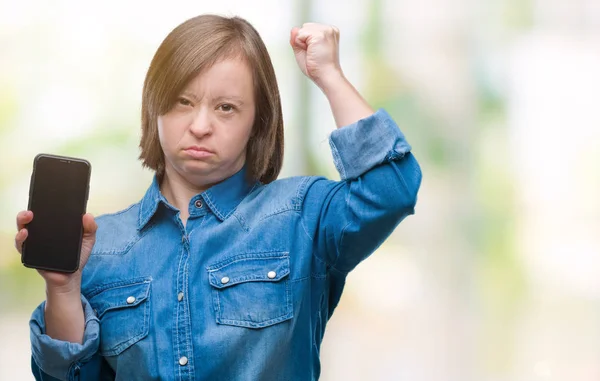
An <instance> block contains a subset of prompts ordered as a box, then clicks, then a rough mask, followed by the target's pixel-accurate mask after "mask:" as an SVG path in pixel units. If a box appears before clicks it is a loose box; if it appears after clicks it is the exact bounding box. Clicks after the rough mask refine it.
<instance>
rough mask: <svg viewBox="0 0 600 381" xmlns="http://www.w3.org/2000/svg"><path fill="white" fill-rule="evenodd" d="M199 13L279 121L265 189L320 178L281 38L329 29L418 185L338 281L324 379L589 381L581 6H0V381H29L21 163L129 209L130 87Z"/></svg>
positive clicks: (142, 175)
mask: <svg viewBox="0 0 600 381" xmlns="http://www.w3.org/2000/svg"><path fill="white" fill-rule="evenodd" d="M201 13H219V14H223V15H239V16H242V17H244V18H246V19H248V20H249V21H250V22H251V23H252V24H253V25H254V26H255V27H256V28H257V29H258V31H259V32H260V33H261V35H262V36H263V39H264V40H265V43H266V45H267V47H268V49H269V51H270V53H271V56H272V60H273V64H274V66H275V70H276V73H277V76H278V80H279V86H280V91H281V96H282V101H283V109H284V116H285V123H286V127H285V128H286V158H285V163H284V169H283V173H282V177H286V176H291V175H315V174H318V175H326V176H329V177H331V178H338V176H337V174H336V172H335V169H334V167H333V163H332V158H331V154H330V152H329V145H328V143H327V136H328V135H329V133H330V132H331V131H332V130H333V129H334V128H335V124H334V121H333V117H332V116H331V114H330V111H329V108H328V104H327V101H326V99H325V98H324V96H323V95H322V94H321V93H320V92H319V90H318V89H317V88H316V87H315V86H314V85H313V84H311V83H310V82H309V81H308V80H307V79H305V78H304V77H303V76H302V74H301V73H300V71H299V69H298V68H297V67H296V63H295V61H294V57H293V54H292V51H291V48H290V47H289V45H288V38H289V32H290V29H291V28H292V27H293V26H295V25H301V24H302V23H303V22H307V21H315V22H322V23H328V24H334V25H336V26H338V27H339V28H340V30H341V62H342V67H343V69H344V71H345V73H346V76H347V77H348V78H349V79H350V80H351V81H352V82H353V83H354V84H355V86H356V87H357V88H358V89H359V90H360V91H361V93H362V94H363V95H364V96H365V97H366V98H367V100H368V101H369V102H370V103H371V104H372V105H373V106H374V107H376V108H379V107H383V108H385V109H386V110H387V111H388V112H389V113H390V114H391V115H392V116H393V117H394V118H395V120H396V121H397V122H398V124H399V125H400V126H401V128H402V130H403V131H404V133H405V134H406V136H407V137H408V139H409V142H410V143H411V144H412V146H413V152H414V154H415V155H416V157H417V158H418V160H419V162H420V164H421V166H422V170H423V173H424V178H423V184H422V188H421V191H420V194H419V202H418V205H417V210H416V215H415V216H411V217H409V218H408V219H406V220H405V221H404V222H403V223H402V224H401V225H400V226H399V228H398V229H397V230H396V232H395V233H394V234H393V235H392V236H391V237H390V238H389V240H388V241H387V242H386V243H385V244H384V245H383V246H382V247H381V248H380V249H379V250H378V251H377V252H376V253H375V254H374V255H373V256H372V257H371V258H369V259H368V260H367V261H365V262H364V263H363V264H361V265H360V266H359V267H358V268H357V269H356V270H355V271H354V272H353V273H352V274H351V275H350V277H349V280H348V285H347V289H346V292H345V294H344V296H343V298H342V302H341V304H340V306H339V308H338V309H337V310H336V314H335V315H334V317H333V318H332V320H331V321H330V324H329V327H328V332H327V334H326V336H325V339H324V343H323V350H322V363H323V365H322V370H323V377H322V379H323V380H371V379H373V380H375V379H377V380H411V381H415V380H435V381H438V380H439V381H447V380H456V381H469V380H473V381H482V380H484V381H504V380H507V381H508V380H510V381H519V380H528V381H529V380H581V381H587V380H590V381H591V380H594V381H595V380H599V379H600V361H598V359H599V358H600V277H599V276H598V274H599V273H600V267H599V265H600V197H599V196H600V107H599V101H600V2H599V1H597V0H570V1H567V0H502V1H501V0H487V1H484V2H468V1H461V0H455V1H449V0H405V1H392V0H387V1H384V0H356V1H352V2H347V1H340V0H335V1H328V2H326V3H325V2H318V1H314V0H313V1H308V0H296V1H291V0H290V1H275V0H257V1H253V2H247V1H246V2H245V1H241V0H239V1H220V2H218V4H215V3H214V2H208V1H189V0H186V1H179V2H176V3H168V2H152V1H139V0H136V1H127V2H117V1H114V0H113V1H106V2H102V3H98V2H78V1H74V0H56V1H53V2H45V1H40V0H23V1H20V2H9V1H6V0H2V1H1V2H0V380H31V379H33V378H32V376H31V375H30V372H29V355H30V352H29V351H30V349H29V332H28V326H27V323H28V318H29V314H30V313H31V311H32V310H33V308H35V306H36V305H37V304H38V303H40V302H41V301H42V300H43V298H44V285H43V282H42V280H41V278H40V277H39V276H38V275H37V273H36V272H35V271H31V270H28V269H25V268H23V267H22V266H21V264H20V260H19V256H18V254H17V252H16V250H15V249H14V247H13V238H14V234H15V226H14V224H15V216H16V214H17V212H18V211H20V210H23V209H25V208H26V206H27V197H28V187H29V176H30V174H31V170H32V162H33V158H34V156H35V155H36V154H37V153H39V152H49V153H55V154H64V155H71V156H78V157H83V158H86V159H88V160H89V161H90V162H91V163H92V166H93V171H92V183H91V191H90V198H89V203H88V210H89V211H90V212H92V213H94V214H95V215H99V214H102V213H107V212H113V211H116V210H119V209H122V208H124V207H126V206H128V205H130V204H132V203H134V202H137V201H138V200H139V199H140V198H141V197H142V195H143V193H144V191H145V189H146V188H147V186H148V185H149V182H150V180H151V176H152V174H151V173H150V172H148V171H146V170H142V168H141V165H140V162H138V161H137V156H138V153H139V151H138V147H137V145H138V140H139V137H140V123H139V113H140V102H141V90H142V83H143V79H144V76H145V72H146V69H147V67H148V65H149V63H150V60H151V58H152V55H153V54H154V51H155V50H156V48H157V47H158V45H159V44H160V42H161V41H162V39H163V38H164V37H165V36H166V35H167V34H168V33H169V31H170V30H171V29H173V28H174V27H175V26H177V25H178V24H179V23H181V22H183V21H184V20H186V19H188V18H190V17H193V16H195V15H198V14H201Z"/></svg>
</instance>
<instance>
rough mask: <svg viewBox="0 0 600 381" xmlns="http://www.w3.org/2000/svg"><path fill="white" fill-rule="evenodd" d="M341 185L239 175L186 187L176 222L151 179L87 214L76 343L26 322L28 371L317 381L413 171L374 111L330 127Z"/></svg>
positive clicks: (37, 319) (398, 140)
mask: <svg viewBox="0 0 600 381" xmlns="http://www.w3.org/2000/svg"><path fill="white" fill-rule="evenodd" d="M330 144H331V149H332V152H333V158H334V161H335V165H336V168H337V169H338V171H339V173H340V175H341V181H331V180H327V179H325V178H322V177H292V178H287V179H280V180H276V181H274V182H272V183H270V184H266V185H265V184H261V183H259V182H255V183H252V182H248V181H246V179H245V170H244V169H242V170H241V171H240V172H238V173H237V174H235V175H233V176H232V177H230V178H228V179H226V180H225V181H223V182H221V183H219V184H217V185H215V186H213V187H212V188H210V189H208V190H206V191H205V192H203V193H201V194H198V195H196V196H195V197H194V198H192V200H191V201H190V204H189V207H188V211H189V215H190V216H189V219H188V221H187V223H186V225H185V226H184V225H183V224H182V222H181V220H180V219H179V211H178V210H177V209H176V208H174V207H173V206H171V205H170V204H169V203H168V202H167V200H166V199H165V198H164V196H163V195H162V194H161V193H160V190H159V184H158V183H157V180H156V178H155V179H154V181H153V183H152V185H151V186H150V188H149V189H148V191H147V193H146V195H145V196H144V197H143V199H142V200H141V201H140V202H139V203H137V204H134V205H132V206H130V207H129V208H127V209H125V210H123V211H121V212H118V213H115V214H107V215H102V216H100V217H98V218H97V223H98V231H97V240H96V244H95V246H94V249H93V251H92V254H91V256H90V259H89V262H88V264H87V266H86V267H85V269H84V272H83V283H82V303H83V307H84V313H85V333H84V341H83V344H78V343H77V344H76V343H68V342H63V341H59V340H54V339H52V338H50V337H49V336H47V335H45V334H44V332H45V326H44V304H43V303H42V304H41V305H40V306H39V307H38V308H37V309H36V310H35V311H34V313H33V316H32V318H31V321H30V328H31V342H32V369H33V372H34V375H35V377H36V379H37V380H54V379H60V380H85V381H92V380H113V379H116V380H126V381H131V380H159V379H160V380H211V381H214V380H228V381H232V380H276V381H282V380H303V381H305V380H316V379H318V378H319V374H320V361H319V348H320V345H321V340H322V338H323V334H324V331H325V326H326V324H327V321H328V319H329V318H330V317H331V315H332V313H333V311H334V309H335V307H336V305H337V303H338V301H339V300H340V296H341V294H342V289H343V288H344V282H345V279H346V276H347V274H348V272H349V271H351V270H352V269H353V268H354V267H355V266H356V265H357V264H358V263H359V262H360V261H361V260H363V259H365V258H366V257H367V256H369V255H370V254H371V253H372V252H373V251H374V250H375V249H376V248H377V247H378V246H379V245H380V244H381V243H382V242H383V241H384V240H385V239H386V238H387V237H388V236H389V235H390V233H391V232H392V231H393V230H394V228H395V227H396V226H397V225H398V223H399V222H400V221H401V220H402V219H403V218H404V217H406V216H408V215H410V214H412V213H414V206H415V202H416V196H417V191H418V189H419V186H420V182H421V171H420V168H419V165H418V164H417V162H416V160H415V159H414V157H413V156H412V154H411V153H410V146H409V144H408V143H407V142H406V140H405V139H404V136H403V134H402V133H401V132H400V130H399V129H398V127H397V125H396V124H395V123H394V121H393V120H392V119H391V118H390V116H389V115H388V114H387V113H386V112H385V111H383V110H379V111H377V112H376V113H375V114H373V115H371V116H369V117H367V118H365V119H362V120H360V121H357V122H356V123H354V124H352V125H349V126H345V127H343V128H341V129H338V130H336V131H334V132H333V133H332V134H331V136H330Z"/></svg>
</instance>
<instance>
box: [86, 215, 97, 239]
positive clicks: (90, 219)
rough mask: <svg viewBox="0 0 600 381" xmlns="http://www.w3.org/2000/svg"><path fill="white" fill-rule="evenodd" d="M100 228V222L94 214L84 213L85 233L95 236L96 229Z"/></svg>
mask: <svg viewBox="0 0 600 381" xmlns="http://www.w3.org/2000/svg"><path fill="white" fill-rule="evenodd" d="M97 229H98V224H96V221H95V220H94V216H92V215H91V214H90V213H86V214H84V215H83V234H84V235H85V236H93V235H94V234H96V230H97Z"/></svg>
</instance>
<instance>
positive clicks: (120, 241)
mask: <svg viewBox="0 0 600 381" xmlns="http://www.w3.org/2000/svg"><path fill="white" fill-rule="evenodd" d="M139 211H140V204H139V203H136V204H133V205H130V206H129V207H127V208H125V209H123V210H120V211H118V212H115V213H107V214H102V215H100V216H98V217H96V223H97V224H98V230H97V232H96V243H95V245H94V249H93V251H92V255H94V254H96V255H102V254H108V255H110V254H120V253H123V252H125V251H127V250H128V248H130V247H131V246H132V245H133V243H135V241H137V239H139V232H138V228H137V227H138V219H139Z"/></svg>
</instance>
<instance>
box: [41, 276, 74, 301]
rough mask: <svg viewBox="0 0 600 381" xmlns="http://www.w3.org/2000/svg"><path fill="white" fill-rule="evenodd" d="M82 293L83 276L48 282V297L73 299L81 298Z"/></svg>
mask: <svg viewBox="0 0 600 381" xmlns="http://www.w3.org/2000/svg"><path fill="white" fill-rule="evenodd" d="M80 295H81V277H80V276H76V275H75V276H73V278H71V279H70V280H69V281H68V282H65V283H60V284H55V283H51V282H46V297H47V298H52V299H56V298H60V299H73V298H77V299H78V298H80Z"/></svg>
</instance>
